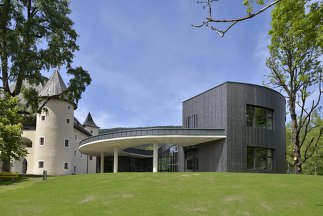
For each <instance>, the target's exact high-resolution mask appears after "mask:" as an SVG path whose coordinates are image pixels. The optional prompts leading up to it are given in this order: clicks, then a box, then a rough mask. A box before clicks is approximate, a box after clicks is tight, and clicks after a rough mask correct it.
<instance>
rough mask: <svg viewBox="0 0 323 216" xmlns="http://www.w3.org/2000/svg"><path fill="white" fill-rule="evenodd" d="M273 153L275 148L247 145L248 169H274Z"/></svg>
mask: <svg viewBox="0 0 323 216" xmlns="http://www.w3.org/2000/svg"><path fill="white" fill-rule="evenodd" d="M273 155H274V150H273V149H268V148H257V147H247V169H256V170H273V169H274V161H273Z"/></svg>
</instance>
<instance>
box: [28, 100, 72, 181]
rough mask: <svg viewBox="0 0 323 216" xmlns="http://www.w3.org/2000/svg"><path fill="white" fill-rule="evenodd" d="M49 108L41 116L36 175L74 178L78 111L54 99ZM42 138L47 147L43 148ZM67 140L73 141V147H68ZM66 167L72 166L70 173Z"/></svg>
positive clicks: (35, 153) (35, 157) (38, 126)
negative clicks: (75, 113)
mask: <svg viewBox="0 0 323 216" xmlns="http://www.w3.org/2000/svg"><path fill="white" fill-rule="evenodd" d="M46 108H47V112H43V113H42V114H37V122H36V135H35V144H34V146H35V147H34V163H33V164H34V171H33V173H34V174H42V173H43V170H47V173H48V174H49V175H66V174H72V173H73V169H72V165H73V164H72V162H73V155H74V151H73V148H72V146H73V143H74V107H73V105H72V104H71V103H69V102H66V101H64V100H60V99H51V100H49V102H48V103H47V104H46ZM42 116H45V117H42ZM43 118H45V119H43ZM67 119H69V123H68V122H67V121H68V120H67ZM41 137H43V138H44V145H40V138H41ZM65 140H69V141H68V142H69V147H65V143H64V142H65ZM39 161H43V162H44V167H43V168H39ZM64 163H69V165H68V169H65V168H66V167H65V168H64Z"/></svg>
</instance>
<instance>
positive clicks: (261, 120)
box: [246, 104, 273, 130]
mask: <svg viewBox="0 0 323 216" xmlns="http://www.w3.org/2000/svg"><path fill="white" fill-rule="evenodd" d="M246 124H247V127H259V128H266V129H270V130H272V129H273V110H271V109H268V108H264V107H258V106H254V105H249V104H247V107H246Z"/></svg>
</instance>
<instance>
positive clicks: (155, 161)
mask: <svg viewBox="0 0 323 216" xmlns="http://www.w3.org/2000/svg"><path fill="white" fill-rule="evenodd" d="M153 145H154V150H153V172H158V144H157V143H154V144H153Z"/></svg>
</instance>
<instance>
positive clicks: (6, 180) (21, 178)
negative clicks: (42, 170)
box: [0, 175, 43, 187]
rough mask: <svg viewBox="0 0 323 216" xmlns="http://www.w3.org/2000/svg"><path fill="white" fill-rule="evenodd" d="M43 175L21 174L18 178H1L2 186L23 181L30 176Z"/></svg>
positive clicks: (0, 183)
mask: <svg viewBox="0 0 323 216" xmlns="http://www.w3.org/2000/svg"><path fill="white" fill-rule="evenodd" d="M42 177H43V176H42V175H21V176H19V177H18V178H0V187H1V186H8V185H13V184H16V183H21V182H24V181H26V180H27V179H30V178H42Z"/></svg>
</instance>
